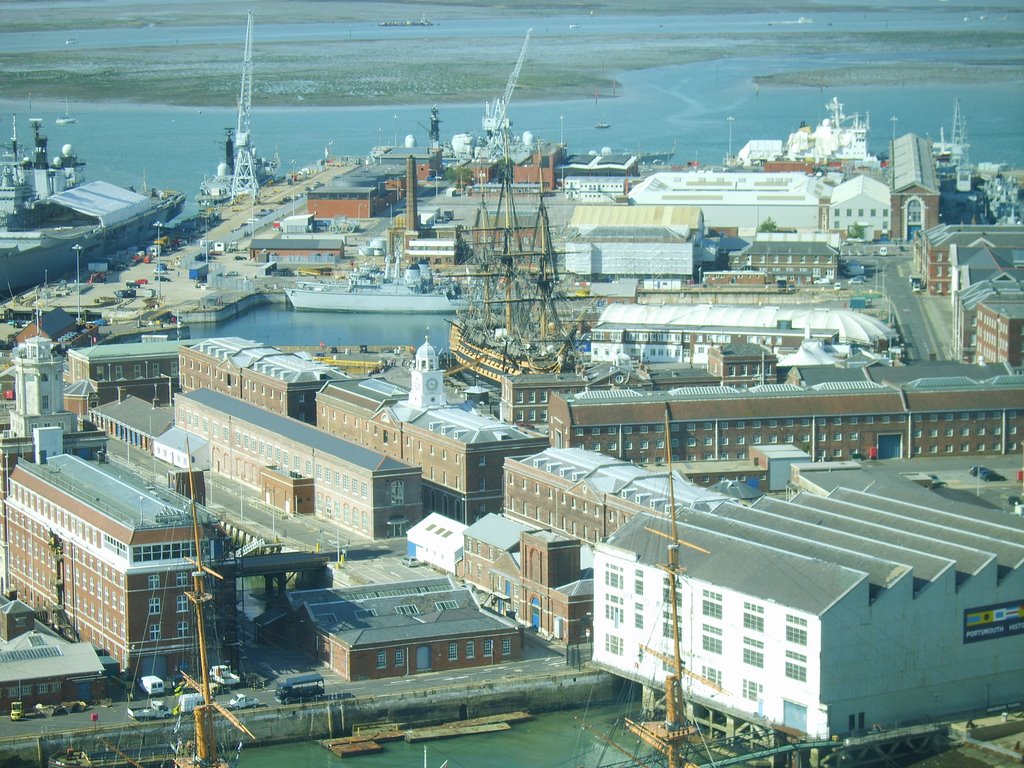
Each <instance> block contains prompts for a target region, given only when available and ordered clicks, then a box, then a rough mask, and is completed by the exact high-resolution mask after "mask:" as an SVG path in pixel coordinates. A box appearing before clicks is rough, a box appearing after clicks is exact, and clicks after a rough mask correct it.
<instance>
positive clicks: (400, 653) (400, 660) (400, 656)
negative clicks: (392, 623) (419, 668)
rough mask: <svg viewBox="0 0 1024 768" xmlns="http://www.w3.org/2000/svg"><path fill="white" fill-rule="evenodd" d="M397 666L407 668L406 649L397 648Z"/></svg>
mask: <svg viewBox="0 0 1024 768" xmlns="http://www.w3.org/2000/svg"><path fill="white" fill-rule="evenodd" d="M395 666H396V667H404V666H405V648H395Z"/></svg>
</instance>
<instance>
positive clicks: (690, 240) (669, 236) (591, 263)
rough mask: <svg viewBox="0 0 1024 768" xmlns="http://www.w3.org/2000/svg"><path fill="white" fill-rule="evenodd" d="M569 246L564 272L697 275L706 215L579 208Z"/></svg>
mask: <svg viewBox="0 0 1024 768" xmlns="http://www.w3.org/2000/svg"><path fill="white" fill-rule="evenodd" d="M569 233H570V234H569V236H568V237H567V239H566V244H565V268H566V271H568V272H571V273H573V274H575V275H580V276H587V277H597V276H601V275H608V276H617V277H636V276H645V275H650V276H667V275H671V276H680V275H681V276H685V277H686V278H687V279H690V278H691V277H692V276H693V274H694V267H695V264H694V259H695V253H696V258H697V259H698V260H699V259H700V254H701V250H702V245H703V242H704V217H703V216H702V215H701V212H700V209H699V208H692V207H689V206H672V205H657V206H635V205H588V206H577V208H576V210H575V211H574V212H573V216H572V220H571V222H570V224H569Z"/></svg>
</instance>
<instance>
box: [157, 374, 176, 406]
mask: <svg viewBox="0 0 1024 768" xmlns="http://www.w3.org/2000/svg"><path fill="white" fill-rule="evenodd" d="M160 377H161V378H165V379H167V405H172V404H173V403H174V390H173V389H172V386H173V384H174V377H173V376H171V374H169V373H161V374H160Z"/></svg>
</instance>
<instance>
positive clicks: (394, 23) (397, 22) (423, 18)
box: [377, 14, 434, 27]
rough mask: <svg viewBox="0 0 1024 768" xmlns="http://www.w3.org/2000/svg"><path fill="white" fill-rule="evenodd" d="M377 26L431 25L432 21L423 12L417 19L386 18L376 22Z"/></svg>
mask: <svg viewBox="0 0 1024 768" xmlns="http://www.w3.org/2000/svg"><path fill="white" fill-rule="evenodd" d="M377 26H378V27H432V26H434V22H432V21H431V20H430V19H428V18H427V14H423V15H422V16H421V17H420V20H419V21H414V20H413V19H405V20H404V21H400V20H388V21H379V22H377Z"/></svg>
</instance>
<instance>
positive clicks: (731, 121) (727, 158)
mask: <svg viewBox="0 0 1024 768" xmlns="http://www.w3.org/2000/svg"><path fill="white" fill-rule="evenodd" d="M735 119H736V118H735V117H733V116H732V115H729V117H727V118H725V121H726V122H727V123H729V155H728V157H726V161H727V162H728V164H729V165H732V123H733V120H735Z"/></svg>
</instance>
